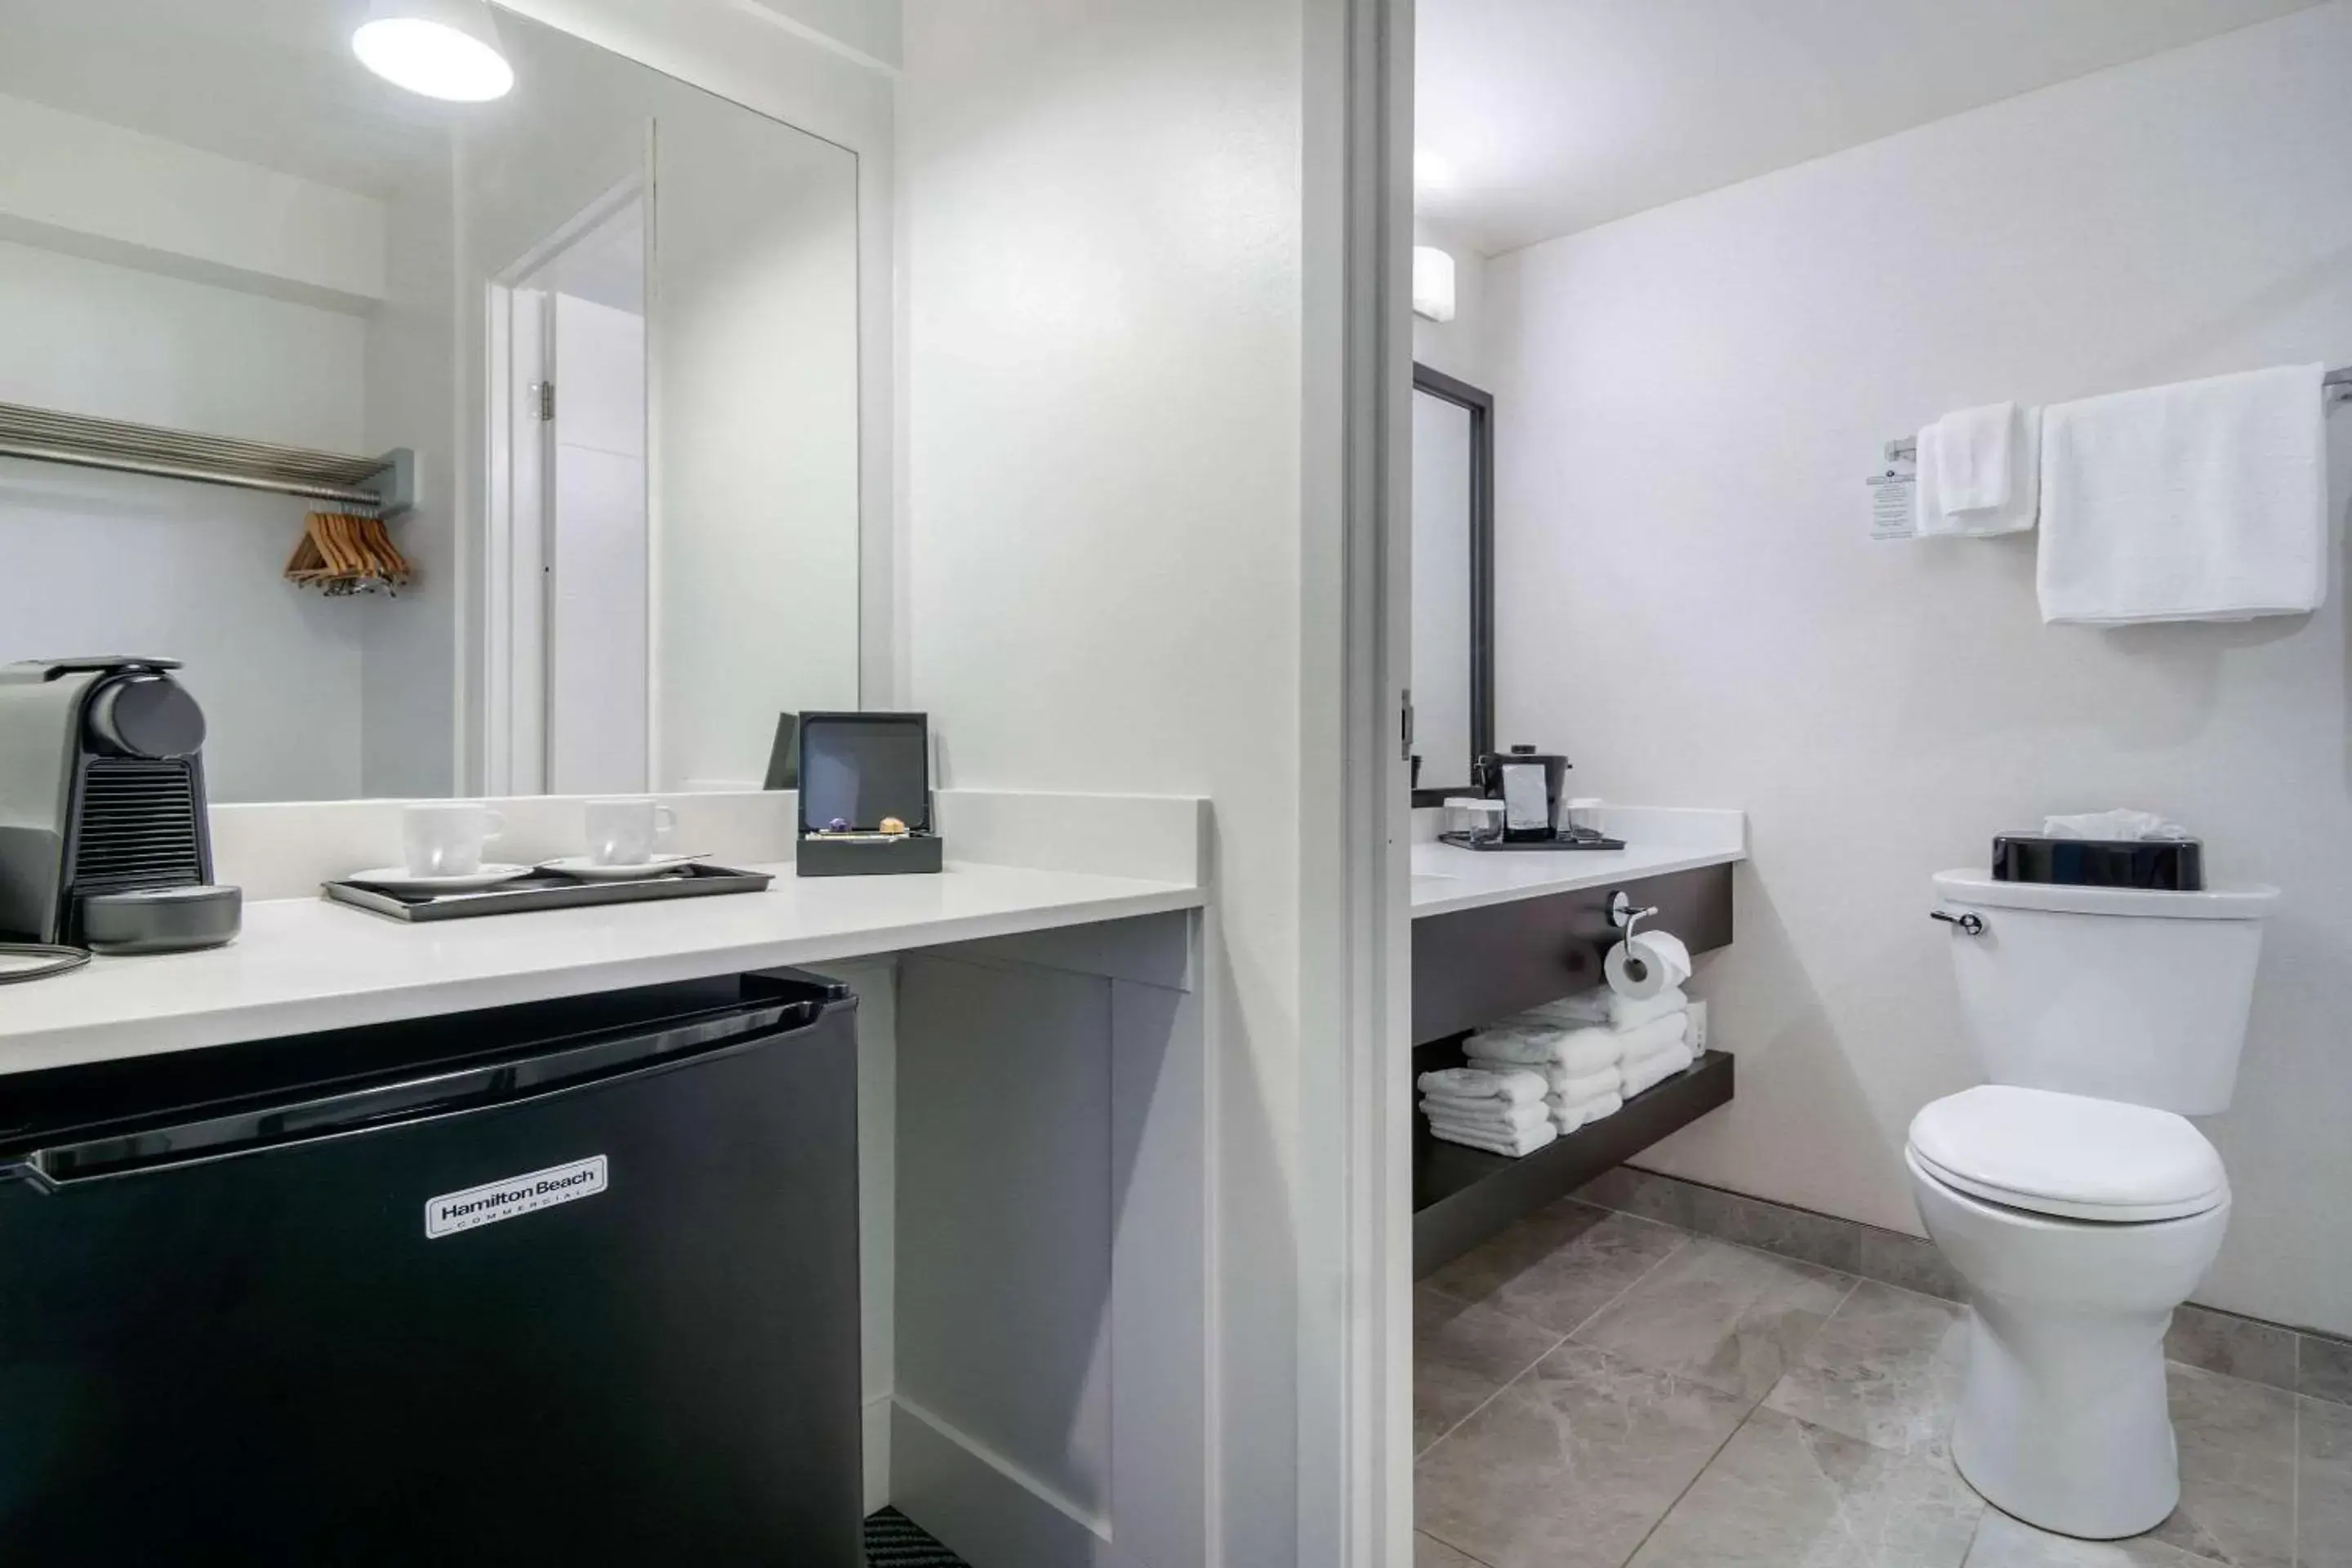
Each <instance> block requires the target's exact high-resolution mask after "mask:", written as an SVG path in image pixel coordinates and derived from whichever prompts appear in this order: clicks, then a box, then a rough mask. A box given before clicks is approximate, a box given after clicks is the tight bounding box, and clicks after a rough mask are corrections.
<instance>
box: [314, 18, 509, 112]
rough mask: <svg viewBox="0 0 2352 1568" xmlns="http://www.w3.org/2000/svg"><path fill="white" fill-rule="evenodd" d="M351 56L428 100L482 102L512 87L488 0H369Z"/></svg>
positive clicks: (395, 83) (504, 94)
mask: <svg viewBox="0 0 2352 1568" xmlns="http://www.w3.org/2000/svg"><path fill="white" fill-rule="evenodd" d="M352 53H353V54H355V55H357V56H359V58H360V63H361V64H362V65H363V66H365V67H367V68H368V69H370V70H372V71H373V72H375V74H376V75H378V76H380V77H382V78H383V79H384V80H386V81H388V82H391V83H393V84H394V85H395V86H398V87H404V88H406V89H408V90H409V91H411V92H420V93H423V94H424V95H425V97H427V98H441V99H447V100H451V101H452V102H457V103H485V102H488V100H491V99H494V98H503V97H505V96H506V94H507V90H508V89H509V88H511V87H513V86H514V68H513V67H512V66H510V65H509V64H507V58H506V56H505V55H504V54H503V53H501V52H500V51H499V32H498V26H497V25H496V24H495V23H494V22H492V21H491V19H490V7H489V5H488V0H373V4H372V5H369V6H368V15H367V20H366V21H364V22H362V23H361V24H360V26H359V30H358V31H357V32H355V33H353V34H352Z"/></svg>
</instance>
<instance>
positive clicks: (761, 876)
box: [319, 865, 775, 924]
mask: <svg viewBox="0 0 2352 1568" xmlns="http://www.w3.org/2000/svg"><path fill="white" fill-rule="evenodd" d="M774 880H775V878H773V877H772V876H770V875H769V874H768V873H767V872H765V871H738V870H735V869H733V868H730V867H726V866H703V865H693V866H688V867H686V868H684V869H682V870H677V871H672V872H669V873H667V874H666V875H664V876H659V877H647V878H645V879H642V880H639V881H635V882H583V881H581V880H580V879H578V878H576V877H567V876H565V875H563V873H562V872H561V871H533V872H532V873H531V874H530V876H528V877H518V878H516V879H514V880H513V881H511V882H500V883H499V885H498V886H497V887H495V888H484V889H480V890H478V891H477V892H471V893H394V892H391V891H388V890H386V889H383V888H369V887H363V886H362V885H361V884H359V883H357V882H327V883H323V884H321V885H320V889H319V891H320V893H322V894H323V895H325V896H326V897H327V898H328V899H329V900H332V901H333V902H335V903H339V904H349V905H351V906H352V908H353V909H355V910H367V911H368V913H370V914H372V915H382V916H383V917H384V919H386V920H394V921H409V922H410V923H412V924H414V923H415V922H417V921H462V920H471V919H473V918H474V917H475V916H477V915H511V914H520V913H521V912H522V911H524V910H572V909H579V908H581V907H582V906H583V905H587V904H641V903H649V902H652V901H654V900H659V899H707V898H710V897H713V896H714V895H716V894H719V893H756V892H758V891H760V890H761V889H763V888H765V887H766V886H767V885H768V884H769V883H771V882H772V881H774Z"/></svg>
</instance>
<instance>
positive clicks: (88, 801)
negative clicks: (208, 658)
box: [0, 655, 244, 953]
mask: <svg viewBox="0 0 2352 1568" xmlns="http://www.w3.org/2000/svg"><path fill="white" fill-rule="evenodd" d="M177 668H179V664H178V662H177V661H176V660H173V659H168V658H134V657H130V656H125V655H97V656H93V657H90V658H52V659H27V660H26V661H24V662H22V663H18V664H11V665H0V941H8V942H34V943H39V944H43V945H46V946H55V947H66V948H87V949H89V950H90V951H91V952H125V953H127V952H185V951H187V950H188V949H191V948H201V947H218V946H219V945H221V944H222V943H223V942H228V941H230V940H231V939H233V938H234V937H235V936H236V933H237V928H238V925H239V923H240V921H241V919H242V914H243V903H244V900H243V896H242V895H241V894H240V893H239V892H238V890H237V889H235V888H221V887H215V886H213V885H212V874H213V858H212V835H211V833H210V831H209V829H208V827H207V825H206V821H205V769H204V762H203V759H202V757H201V756H200V755H199V752H201V750H202V748H203V746H204V741H205V716H204V711H203V710H202V709H200V708H198V707H197V706H196V700H195V699H194V698H193V697H191V696H189V695H188V693H187V690H186V689H184V687H182V686H181V685H180V683H179V682H178V681H177V680H175V679H173V677H172V673H171V672H172V671H173V670H174V669H177Z"/></svg>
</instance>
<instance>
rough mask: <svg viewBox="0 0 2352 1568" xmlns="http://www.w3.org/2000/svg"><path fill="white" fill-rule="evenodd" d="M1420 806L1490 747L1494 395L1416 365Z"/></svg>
mask: <svg viewBox="0 0 2352 1568" xmlns="http://www.w3.org/2000/svg"><path fill="white" fill-rule="evenodd" d="M1412 704H1413V738H1412V752H1413V759H1414V760H1413V784H1412V803H1413V805H1441V804H1443V803H1444V800H1445V798H1446V797H1447V796H1448V795H1462V794H1465V793H1466V792H1468V791H1469V789H1470V775H1471V766H1472V763H1473V762H1474V761H1475V759H1476V758H1477V757H1478V756H1479V755H1480V754H1481V753H1482V752H1491V751H1493V750H1494V749H1495V400H1494V398H1493V397H1492V396H1490V395H1487V394H1486V392H1485V391H1484V390H1482V389H1480V388H1478V387H1475V386H1473V385H1471V384H1469V383H1468V382H1466V381H1460V380H1457V379H1455V378H1454V377H1453V376H1450V375H1447V374H1445V373H1444V372H1443V371H1438V370H1433V369H1431V368H1430V367H1429V366H1428V365H1425V364H1416V365H1414V366H1413V367H1412Z"/></svg>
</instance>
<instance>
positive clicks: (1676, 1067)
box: [1623, 1040, 1694, 1100]
mask: <svg viewBox="0 0 2352 1568" xmlns="http://www.w3.org/2000/svg"><path fill="white" fill-rule="evenodd" d="M1693 1059H1694V1058H1692V1056H1691V1048H1690V1047H1688V1046H1686V1045H1685V1044H1683V1043H1682V1042H1681V1041H1680V1040H1676V1041H1675V1043H1674V1044H1673V1045H1671V1046H1669V1047H1666V1048H1665V1049H1664V1050H1662V1051H1653V1052H1651V1053H1650V1054H1649V1055H1648V1056H1646V1057H1643V1058H1641V1059H1640V1060H1639V1061H1633V1062H1628V1063H1626V1064H1625V1088H1624V1091H1623V1092H1624V1095H1625V1098H1626V1099H1628V1100H1631V1099H1633V1097H1634V1096H1635V1095H1637V1094H1639V1093H1641V1092H1642V1091H1643V1089H1654V1088H1656V1087H1657V1086H1658V1085H1659V1084H1662V1083H1664V1082H1665V1081H1666V1079H1670V1078H1672V1077H1674V1076H1675V1074H1676V1073H1678V1072H1680V1071H1682V1070H1683V1069H1684V1068H1686V1067H1688V1066H1690V1065H1691V1062H1692V1060H1693Z"/></svg>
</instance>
